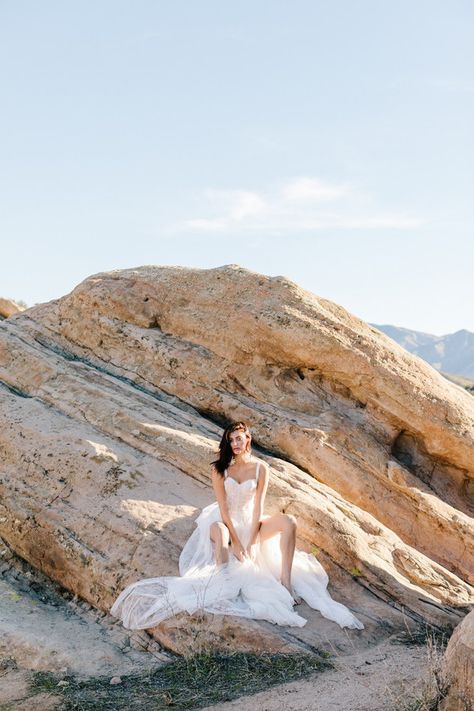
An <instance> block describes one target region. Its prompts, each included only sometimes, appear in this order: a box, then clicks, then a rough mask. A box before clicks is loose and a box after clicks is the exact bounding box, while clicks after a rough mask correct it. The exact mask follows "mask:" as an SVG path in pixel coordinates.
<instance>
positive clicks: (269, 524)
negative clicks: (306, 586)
mask: <svg viewBox="0 0 474 711" xmlns="http://www.w3.org/2000/svg"><path fill="white" fill-rule="evenodd" d="M296 527H297V523H296V518H295V517H294V516H292V515H291V514H284V513H278V514H274V515H273V516H268V517H267V518H264V519H263V521H262V524H261V526H260V540H262V541H264V540H265V539H266V538H271V537H272V536H275V535H276V534H277V533H281V536H280V550H281V584H282V585H284V586H285V588H286V589H287V590H288V592H289V593H290V595H291V596H292V598H293V600H294V601H295V604H296V605H299V603H300V602H301V598H300V597H299V595H296V594H295V593H294V591H293V588H292V587H291V567H292V565H293V556H294V553H295V545H296Z"/></svg>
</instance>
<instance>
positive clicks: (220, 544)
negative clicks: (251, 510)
mask: <svg viewBox="0 0 474 711" xmlns="http://www.w3.org/2000/svg"><path fill="white" fill-rule="evenodd" d="M210 533H211V540H212V541H214V543H215V555H216V563H218V564H220V563H228V562H229V542H230V535H229V529H228V528H227V526H226V525H225V523H222V521H215V522H214V523H213V524H212V526H211V528H210Z"/></svg>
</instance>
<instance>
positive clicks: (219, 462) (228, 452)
mask: <svg viewBox="0 0 474 711" xmlns="http://www.w3.org/2000/svg"><path fill="white" fill-rule="evenodd" d="M236 430H243V431H244V432H245V434H247V435H248V436H249V437H250V438H251V434H250V428H249V426H248V424H247V423H246V422H244V421H243V420H235V421H234V422H231V423H230V425H227V427H226V428H225V430H224V434H223V435H222V438H221V441H220V442H219V458H218V459H215V460H214V461H213V462H211V464H213V465H214V466H215V468H216V469H217V471H218V472H219V474H221V475H222V476H224V472H225V470H226V469H227V467H228V466H229V464H230V463H231V461H232V457H233V453H232V447H231V446H230V442H229V437H230V435H231V433H232V432H235V431H236ZM246 451H250V441H248V442H247V449H246Z"/></svg>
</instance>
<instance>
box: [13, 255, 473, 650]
mask: <svg viewBox="0 0 474 711" xmlns="http://www.w3.org/2000/svg"><path fill="white" fill-rule="evenodd" d="M0 394H1V399H0V425H1V426H0V452H1V460H2V465H1V472H0V535H1V536H2V537H4V538H5V540H7V541H8V543H9V544H10V545H11V546H12V547H13V548H14V549H15V551H16V552H17V553H19V554H20V555H21V556H23V557H24V558H26V559H27V560H28V561H30V562H31V563H32V564H33V565H35V566H36V567H38V568H40V569H41V570H43V571H44V572H46V573H47V574H48V575H49V576H50V577H52V578H54V579H55V580H57V581H58V582H60V583H61V584H62V585H64V586H65V587H67V588H69V589H71V590H72V591H74V592H75V593H77V594H79V595H80V596H82V597H83V598H84V599H86V600H88V601H89V602H90V603H91V604H93V605H95V606H97V607H99V608H101V609H108V608H109V606H110V604H111V602H112V600H113V599H114V597H115V596H116V595H117V593H118V592H119V591H120V590H121V589H122V588H123V587H124V586H125V585H126V584H128V583H130V582H132V581H134V580H137V579H139V578H142V577H151V576H156V575H172V574H177V560H178V556H179V552H180V550H181V548H182V546H183V544H184V542H185V540H186V539H187V537H188V536H189V535H190V534H191V532H192V530H193V528H194V519H195V518H196V516H197V515H198V513H199V511H200V509H201V508H202V507H203V506H205V505H207V504H208V503H210V501H212V500H213V495H212V490H211V488H210V481H209V477H210V461H212V459H213V458H215V453H216V449H217V443H218V441H219V439H220V436H221V433H222V426H223V425H224V424H225V423H226V422H227V421H229V420H231V419H245V420H248V421H249V423H250V425H251V428H252V432H253V437H254V440H253V444H254V451H255V453H256V454H257V456H259V457H260V458H261V459H263V460H265V461H267V463H268V464H269V466H270V468H271V482H270V486H269V491H268V503H267V507H266V510H267V511H268V512H270V513H271V512H274V511H278V510H280V511H287V512H289V513H293V514H295V515H296V516H297V518H298V522H299V527H298V533H299V539H298V545H299V547H300V548H303V549H305V550H308V551H311V550H313V551H314V550H316V549H317V551H318V556H319V557H320V559H321V562H322V563H323V565H324V566H325V567H326V568H327V570H328V572H329V575H330V580H331V581H337V585H338V592H339V598H338V599H341V601H343V602H346V604H347V601H350V600H352V599H354V598H355V597H357V592H356V590H355V589H356V588H357V589H358V590H359V591H360V590H362V591H363V592H364V595H363V596H362V597H360V598H359V599H360V605H362V606H363V607H364V608H365V612H366V616H367V619H365V618H364V617H362V619H363V621H364V623H366V629H367V630H369V629H370V619H372V620H373V623H374V625H376V626H377V625H379V626H380V628H382V627H383V620H384V619H385V620H391V624H392V623H393V624H398V623H400V624H401V620H402V618H403V620H406V618H407V616H408V618H410V619H412V620H414V621H427V622H429V623H430V624H434V625H438V626H444V625H450V626H454V625H456V624H457V623H458V621H459V620H460V619H461V618H462V617H463V615H464V614H465V613H466V611H468V610H469V607H470V605H471V604H472V601H473V589H472V586H471V585H472V581H473V565H472V562H473V556H472V549H473V540H474V539H473V536H472V530H473V527H472V518H471V515H470V514H471V513H472V506H473V499H472V481H473V474H474V463H473V460H472V446H473V439H474V401H473V399H472V397H471V396H469V395H468V394H467V393H465V392H463V391H462V390H461V389H460V388H457V387H456V386H455V385H453V384H451V383H449V382H448V381H447V380H445V379H444V378H443V377H442V376H441V375H439V373H437V372H436V371H435V370H434V369H432V368H431V367H430V366H428V365H426V364H425V363H424V362H423V361H421V360H420V359H419V358H417V357H415V356H412V355H410V354H408V353H407V352H405V351H404V350H403V349H402V348H400V347H399V346H397V344H395V343H394V342H393V341H391V340H390V339H389V338H388V337H387V336H385V335H384V334H382V333H381V332H380V331H378V330H377V329H374V328H373V327H370V326H368V325H367V324H366V323H365V322H363V321H361V320H360V319H358V318H356V317H355V316H353V315H352V314H350V313H348V312H347V311H345V310H344V309H343V308H342V307H341V306H338V305H337V304H334V303H332V302H329V301H327V300H324V299H321V298H320V297H317V296H315V295H314V294H311V293H310V292H307V291H305V290H303V289H301V288H300V287H298V286H297V285H296V284H294V283H293V282H291V281H289V280H288V279H286V278H284V277H266V276H263V275H261V274H257V273H254V272H251V271H249V270H246V269H243V268H241V267H239V266H238V265H227V266H225V267H220V268H216V269H187V268H184V267H159V266H147V267H141V268H137V269H129V270H116V271H113V272H108V273H103V274H96V275H94V276H91V277H89V278H88V279H86V280H85V281H84V282H82V283H81V284H79V285H78V286H77V287H76V288H75V289H74V290H73V291H72V292H71V293H70V294H68V295H66V296H64V297H62V298H61V299H57V300H55V301H52V302H49V303H46V304H40V305H38V306H35V307H33V308H30V309H28V311H27V312H25V313H22V314H16V315H13V316H12V317H10V318H9V319H8V320H5V321H3V322H2V323H1V324H0ZM335 596H336V597H337V594H336V595H335ZM394 611H395V612H396V614H395V612H394ZM363 612H364V610H361V609H358V610H357V614H358V616H360V615H361V614H363ZM397 615H398V617H397ZM306 616H307V615H306ZM396 620H398V622H396ZM171 624H172V623H171V622H170V623H169V625H171ZM173 624H174V623H173ZM169 625H168V628H167V630H164V629H163V630H162V631H161V632H160V631H159V630H157V631H156V630H155V634H156V635H157V636H158V637H159V638H160V635H162V636H161V638H163V637H164V638H165V639H171V637H172V636H173V635H171V634H170V632H169V629H170V627H169ZM242 625H245V622H242ZM333 626H334V625H333ZM264 627H265V626H264V625H261V628H262V629H263V628H264ZM221 628H222V629H223V630H224V629H227V627H226V625H225V624H222V626H221ZM265 629H266V631H267V632H268V634H272V635H276V634H277V631H276V632H274V631H271V630H269V629H268V626H267V627H266V628H265ZM302 629H304V630H306V628H302ZM251 630H252V625H250V624H249V625H248V628H246V629H245V630H243V631H242V638H241V640H240V641H241V642H242V644H245V640H246V639H247V640H248V639H249V638H250V636H251V634H252V631H251ZM212 634H213V635H214V637H216V635H217V633H215V632H213V633H212ZM223 634H224V633H223ZM226 634H227V633H226ZM262 634H263V633H262ZM297 634H299V633H297V632H295V635H297ZM301 634H303V633H301ZM305 634H306V632H305ZM303 636H304V635H303ZM239 643H240V642H239V640H237V641H236V642H235V646H236V647H238V646H239ZM267 643H268V644H270V642H269V641H268V640H267ZM278 644H279V642H278V640H276V638H274V639H273V641H272V642H271V645H273V647H275V645H278ZM275 648H276V647H275Z"/></svg>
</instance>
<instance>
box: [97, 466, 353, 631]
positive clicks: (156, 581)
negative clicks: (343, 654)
mask: <svg viewBox="0 0 474 711" xmlns="http://www.w3.org/2000/svg"><path fill="white" fill-rule="evenodd" d="M259 464H260V463H259V462H258V463H257V468H256V475H255V479H248V480H246V481H244V482H242V483H241V484H239V483H238V482H237V481H236V480H235V479H233V478H232V477H230V476H228V474H227V470H226V471H225V474H224V477H225V481H224V487H225V490H226V493H227V503H228V509H229V513H230V516H231V518H232V521H233V524H234V527H235V530H236V532H237V535H238V536H239V538H240V541H241V543H242V545H243V547H244V548H245V547H246V546H247V544H248V542H249V534H250V527H251V522H252V513H253V506H254V501H255V490H256V488H257V481H258V469H259ZM221 520H222V518H221V514H220V509H219V505H218V503H217V501H216V502H214V503H212V504H210V505H209V506H206V507H205V508H204V509H203V510H202V511H201V513H200V515H199V516H198V517H197V519H196V526H197V527H196V529H195V530H194V531H193V533H192V535H191V536H190V537H189V539H188V540H187V542H186V543H185V545H184V548H183V549H182V551H181V554H180V557H179V572H180V575H179V576H168V577H159V578H146V579H144V580H139V581H137V582H135V583H132V584H131V585H129V586H128V587H126V588H125V589H124V590H122V592H121V593H120V595H119V596H118V598H117V599H116V600H115V602H114V604H113V605H112V607H111V610H110V611H111V613H112V615H114V617H119V618H120V619H121V620H122V622H123V625H124V627H126V628H127V629H148V628H150V627H154V626H155V625H157V624H158V623H159V622H162V620H165V619H166V618H168V617H171V616H173V615H175V614H177V613H178V612H181V611H183V610H185V611H187V612H188V613H190V614H192V613H194V612H196V611H197V610H204V611H206V612H211V613H215V614H220V615H237V616H239V617H249V618H253V619H258V620H269V621H270V622H273V623H275V624H278V625H289V626H293V627H302V626H303V625H305V624H306V622H307V620H306V619H305V618H304V617H302V616H301V615H299V614H298V613H297V612H296V611H295V609H294V607H293V598H292V596H291V595H290V593H289V592H288V590H287V589H286V588H285V587H284V586H283V585H282V584H281V583H280V581H279V577H280V573H281V552H280V535H276V536H273V537H272V538H269V539H267V540H265V541H260V538H257V544H256V546H255V548H256V554H255V557H254V559H253V560H251V559H250V558H245V559H244V560H243V561H239V560H238V559H237V558H236V557H235V556H234V555H233V554H232V553H231V552H229V562H228V563H221V564H217V563H216V562H215V558H214V543H213V541H212V540H211V537H210V527H211V525H212V524H213V523H214V521H221ZM291 583H292V586H293V590H294V592H295V594H297V595H300V597H302V598H303V599H304V600H305V602H307V603H308V605H310V607H313V608H314V609H315V610H319V612H320V613H321V614H322V615H323V617H326V618H328V619H329V620H333V621H334V622H337V623H338V624H339V625H340V626H341V627H350V628H352V629H363V628H364V625H363V624H362V622H360V621H359V620H358V619H357V618H356V617H355V616H354V615H353V614H352V612H350V610H348V608H347V607H345V606H344V605H342V604H341V603H339V602H336V601H335V600H333V599H332V598H331V596H330V595H329V593H328V591H327V584H328V576H327V574H326V571H325V570H324V568H323V567H322V565H321V564H320V563H319V561H318V560H317V559H316V558H315V557H314V555H312V554H310V553H305V552H303V551H298V550H295V554H294V558H293V567H292V573H291Z"/></svg>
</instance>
